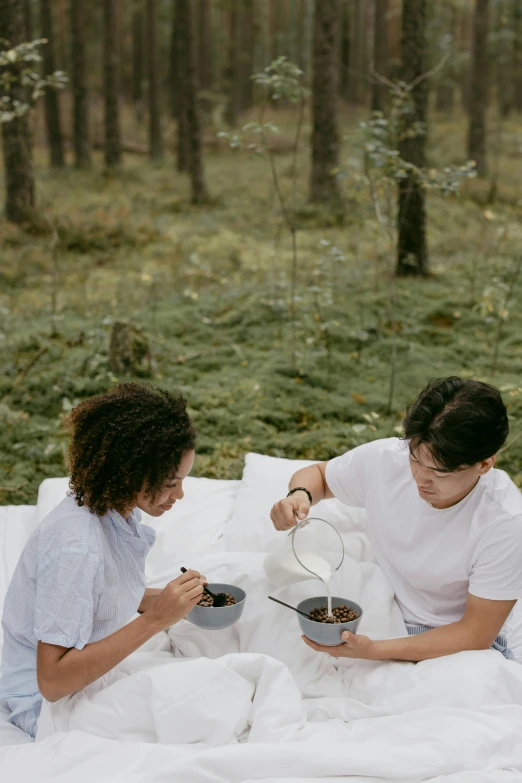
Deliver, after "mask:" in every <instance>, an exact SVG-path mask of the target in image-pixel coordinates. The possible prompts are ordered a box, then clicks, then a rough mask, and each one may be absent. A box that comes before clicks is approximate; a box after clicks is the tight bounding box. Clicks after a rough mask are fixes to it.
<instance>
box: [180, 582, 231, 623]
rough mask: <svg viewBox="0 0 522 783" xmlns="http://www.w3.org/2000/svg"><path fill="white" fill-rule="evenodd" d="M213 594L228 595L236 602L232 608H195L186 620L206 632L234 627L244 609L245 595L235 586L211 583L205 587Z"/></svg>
mask: <svg viewBox="0 0 522 783" xmlns="http://www.w3.org/2000/svg"><path fill="white" fill-rule="evenodd" d="M207 587H208V589H209V590H211V591H212V592H213V593H230V595H233V596H234V598H235V599H236V601H237V604H234V605H233V606H219V607H217V606H198V605H197V604H196V606H195V607H194V608H193V609H191V610H190V612H189V613H188V615H187V618H186V619H187V620H188V621H189V622H190V623H193V624H194V625H197V626H198V628H205V629H206V630H207V631H218V630H220V629H221V628H228V627H229V626H230V625H234V623H236V622H237V621H238V620H239V618H240V617H241V615H242V614H243V609H244V608H245V599H246V593H245V591H244V590H242V589H241V588H240V587H236V586H235V585H225V584H218V583H217V582H213V583H212V584H209V585H207Z"/></svg>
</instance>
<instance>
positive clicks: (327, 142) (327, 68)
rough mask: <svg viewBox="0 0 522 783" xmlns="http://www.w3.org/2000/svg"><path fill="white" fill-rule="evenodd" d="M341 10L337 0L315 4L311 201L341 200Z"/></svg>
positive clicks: (324, 0)
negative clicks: (337, 173)
mask: <svg viewBox="0 0 522 783" xmlns="http://www.w3.org/2000/svg"><path fill="white" fill-rule="evenodd" d="M340 10H341V7H340V5H339V3H338V1H337V0H320V2H316V4H315V17H314V50H313V57H314V73H313V91H312V113H313V127H312V176H311V182H310V186H311V188H310V190H311V200H312V201H316V202H328V201H330V202H331V201H336V202H338V201H340V192H339V184H338V182H337V178H336V176H335V174H333V173H332V170H333V169H334V168H335V167H336V166H338V164H339V134H338V130H337V112H336V108H337V107H336V101H337V79H338V75H339V66H338V62H337V57H336V54H337V47H336V44H337V38H336V32H337V30H338V29H339V24H340Z"/></svg>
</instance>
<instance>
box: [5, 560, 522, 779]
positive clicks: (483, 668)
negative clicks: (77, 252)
mask: <svg viewBox="0 0 522 783" xmlns="http://www.w3.org/2000/svg"><path fill="white" fill-rule="evenodd" d="M262 561H263V556H262V555H259V554H253V555H252V554H248V553H237V554H233V553H225V554H224V555H216V556H213V557H207V558H202V561H201V563H195V564H191V565H194V566H196V567H200V568H201V569H202V570H204V572H205V573H206V574H207V576H209V577H211V578H212V579H215V580H216V581H225V582H227V581H229V582H232V583H234V584H239V585H241V586H242V587H243V588H244V589H245V590H246V591H247V595H248V597H247V606H246V607H245V612H244V615H243V618H242V619H241V621H240V622H239V623H238V624H236V625H235V626H233V627H232V628H229V629H225V630H222V631H217V632H206V631H202V630H200V629H198V628H196V627H195V626H193V625H191V624H189V623H188V622H181V623H179V624H177V625H176V626H173V627H172V628H171V629H170V631H169V634H168V636H167V635H166V634H164V635H161V636H159V637H158V638H157V639H156V644H155V646H156V647H160V648H162V649H159V650H158V649H156V650H153V649H150V648H151V646H154V645H149V646H148V649H146V650H142V651H140V652H137V653H135V654H134V655H133V656H131V657H130V658H128V659H127V660H126V661H124V662H123V663H122V664H121V665H120V666H119V667H117V668H116V669H115V670H113V671H112V672H109V674H107V675H106V676H105V677H103V678H101V680H99V681H97V682H96V683H93V684H92V685H90V686H89V687H88V688H86V689H85V690H84V691H82V692H80V693H78V694H75V695H74V696H71V697H69V698H68V699H64V700H62V701H61V702H59V703H58V704H56V705H52V708H51V714H52V718H53V721H54V726H55V729H56V730H57V731H58V732H59V733H57V734H55V735H54V736H52V737H49V738H48V739H46V740H45V741H44V742H41V743H39V742H37V743H36V745H35V746H33V747H34V748H35V749H36V751H35V754H36V755H35V757H36V758H38V753H41V754H42V757H41V758H42V759H43V758H44V757H45V758H46V759H47V760H48V763H50V764H51V767H53V764H54V768H55V772H56V774H55V776H54V777H53V778H52V780H53V781H55V783H65V781H66V776H65V772H64V773H63V775H64V776H63V778H61V777H60V774H58V773H59V772H60V769H63V770H65V765H64V764H62V765H61V766H60V769H56V766H57V765H56V762H55V759H56V758H57V757H58V756H62V755H63V754H65V757H66V758H69V759H72V758H74V759H75V762H74V770H75V783H76V781H83V780H85V781H87V780H89V779H92V777H93V776H94V775H96V777H97V779H98V780H100V779H101V780H109V779H110V780H120V779H121V780H122V781H123V780H125V783H136V781H141V780H147V783H149V781H154V783H157V781H163V780H165V781H167V780H168V781H169V783H172V781H178V780H179V781H183V782H184V783H185V781H190V782H191V783H200V781H201V783H207V781H209V782H210V781H212V783H225V781H227V783H228V782H229V781H238V782H239V781H249V780H252V781H253V780H271V781H274V780H281V781H282V780H285V781H287V783H288V781H291V780H295V781H297V780H316V781H323V780H324V781H326V780H328V781H330V783H331V780H332V779H334V780H335V777H336V776H337V777H339V778H342V777H343V776H350V779H351V780H353V781H363V780H364V781H365V782H366V783H369V782H370V781H372V783H374V782H375V781H376V780H379V781H398V782H399V781H400V783H403V782H405V781H430V783H434V782H435V781H436V783H443V781H444V783H514V781H517V783H519V781H520V780H522V742H520V737H521V736H522V667H520V665H519V664H516V663H514V662H511V661H507V660H506V659H505V658H503V656H502V655H500V653H498V652H495V651H489V650H488V651H479V652H464V653H459V654H458V655H453V656H447V657H444V658H439V659H435V660H433V661H424V662H422V663H419V664H416V665H415V664H410V663H404V662H378V663H377V662H367V661H350V660H347V659H334V658H331V657H330V656H327V655H323V654H318V653H315V652H313V651H312V650H310V649H309V648H308V647H306V645H304V643H303V642H302V640H301V639H300V631H299V627H298V624H297V618H296V617H295V616H294V614H293V613H292V612H290V611H289V610H287V609H285V608H283V607H280V606H278V605H277V604H274V603H273V602H271V601H268V600H267V595H268V593H269V592H271V588H270V586H269V585H268V584H267V582H266V578H265V576H264V572H263V569H262ZM177 573H178V569H177V566H176V567H174V568H173V569H172V572H171V574H163V575H162V578H161V580H158V581H162V582H164V581H165V580H166V579H167V578H168V577H170V576H171V577H175V576H177ZM319 589H320V585H319V584H318V583H316V582H313V581H311V582H306V583H301V584H300V585H294V586H292V587H289V588H285V589H282V590H275V591H274V592H275V593H276V595H278V596H282V597H283V600H288V602H289V603H294V604H295V603H297V601H299V600H300V599H301V598H302V597H304V596H306V595H313V594H317V593H318V590H319ZM334 594H337V595H341V596H343V597H344V596H346V597H349V598H353V599H354V600H356V601H357V602H358V603H360V604H361V605H362V606H363V608H364V617H363V620H362V622H361V626H360V632H361V633H367V634H368V635H370V636H374V637H378V636H393V635H402V634H404V633H405V629H404V624H403V622H402V618H401V616H400V613H399V611H398V609H397V607H396V605H395V603H394V602H393V599H392V592H391V588H390V586H389V584H388V583H387V581H386V579H385V578H384V577H383V575H382V572H381V571H380V569H379V568H378V567H377V566H376V565H375V564H374V563H365V562H363V563H357V562H355V561H354V560H351V559H348V560H347V562H346V564H345V566H344V567H343V569H342V571H341V572H340V573H339V574H338V575H337V576H336V580H335V583H334ZM167 642H170V644H171V645H173V647H174V657H173V656H172V653H171V652H169V650H168V648H169V644H168V643H167ZM239 652H242V653H244V654H243V655H238V653H239ZM202 655H203V656H205V657H204V658H201V657H199V656H202ZM187 658H189V660H187ZM114 740H116V742H115V741H114ZM129 741H132V743H135V744H129ZM89 743H91V749H92V753H91V754H89V752H88V747H89ZM107 743H109V744H107ZM122 746H123V747H124V748H125V749H126V750H125V752H124V753H123V754H122V750H123V748H122ZM38 748H40V749H41V750H40V751H39V750H38ZM109 748H112V751H110V750H109ZM31 750H32V748H31ZM13 751H14V749H13ZM111 752H112V753H116V754H117V756H118V758H119V759H120V763H121V765H122V766H121V768H119V772H118V774H117V775H116V776H113V777H109V775H108V771H107V770H105V769H104V767H103V766H102V765H101V760H102V759H106V758H107V755H108V754H110V753H111ZM14 758H15V757H14V756H13V759H14ZM1 759H2V756H1V755H0V760H1ZM13 759H9V756H7V757H5V758H4V761H3V763H4V764H10V763H12V764H14V761H13ZM16 763H18V761H17V762H16ZM28 763H29V762H28V761H27V757H24V760H23V764H24V765H27V764H28ZM39 765H40V762H39ZM7 768H9V767H7ZM28 768H29V769H31V767H30V766H29V767H28ZM0 769H2V770H3V768H2V766H0ZM13 769H14V767H13ZM110 769H111V770H112V769H114V766H113V764H112V762H111V764H110ZM144 769H146V770H147V773H146V777H143V774H144V772H143V771H144ZM123 771H124V774H123ZM515 771H516V774H515V776H513V775H514V773H515ZM120 773H121V774H120ZM38 774H40V773H39V772H38ZM38 774H37V775H36V777H35V776H34V775H33V778H31V779H32V780H46V779H47V778H45V777H38ZM111 774H112V773H111ZM100 775H101V778H100ZM517 776H518V777H517ZM17 779H19V777H17ZM89 783H90V780H89Z"/></svg>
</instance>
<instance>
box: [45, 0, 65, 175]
mask: <svg viewBox="0 0 522 783" xmlns="http://www.w3.org/2000/svg"><path fill="white" fill-rule="evenodd" d="M40 23H41V27H42V38H46V39H47V43H46V44H45V46H44V47H43V52H42V55H43V68H44V73H54V71H55V70H56V67H55V52H54V46H55V36H54V29H53V16H52V6H51V0H40ZM44 105H45V126H46V129H47V141H48V144H49V152H50V162H51V166H56V167H57V168H60V167H62V166H64V165H65V158H64V151H63V137H62V130H61V123H60V104H59V100H58V93H57V91H56V90H46V91H45V96H44Z"/></svg>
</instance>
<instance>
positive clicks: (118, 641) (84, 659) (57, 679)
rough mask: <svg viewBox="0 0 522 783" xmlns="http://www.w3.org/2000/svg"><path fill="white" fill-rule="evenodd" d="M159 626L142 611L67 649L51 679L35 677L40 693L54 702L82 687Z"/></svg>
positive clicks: (104, 671)
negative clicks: (95, 639)
mask: <svg viewBox="0 0 522 783" xmlns="http://www.w3.org/2000/svg"><path fill="white" fill-rule="evenodd" d="M160 626H161V624H159V623H158V622H157V621H155V620H152V619H150V617H149V616H148V615H145V614H144V615H143V616H141V617H138V618H137V619H136V620H133V621H132V622H131V623H129V624H128V625H125V626H123V628H120V630H119V631H116V632H115V633H113V634H111V635H110V636H107V637H106V638H105V639H101V640H100V641H99V642H92V643H91V644H87V645H86V646H85V647H84V648H83V650H77V649H75V648H72V649H70V650H67V651H66V652H65V653H64V655H63V656H62V657H61V658H60V659H59V660H58V662H57V664H56V667H55V671H54V675H53V678H52V681H50V682H46V681H45V680H44V681H43V682H41V680H40V677H39V678H38V687H39V688H40V691H41V693H42V695H43V696H44V697H45V698H46V699H47V700H48V701H58V699H62V698H63V697H64V696H69V695H70V694H71V693H75V692H76V691H79V690H81V689H82V688H85V686H86V685H89V684H90V683H91V682H94V681H95V680H97V679H98V678H99V677H103V675H104V674H107V672H108V671H110V670H111V669H113V668H114V667H115V666H117V665H118V664H119V663H121V661H123V660H124V659H125V658H127V657H128V656H129V655H130V654H131V653H133V652H135V651H136V650H137V649H138V647H141V645H142V644H144V643H145V642H146V641H148V639H150V638H152V637H153V636H154V635H155V634H156V633H159V631H161V630H162V628H161V627H160ZM37 668H38V667H37Z"/></svg>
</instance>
